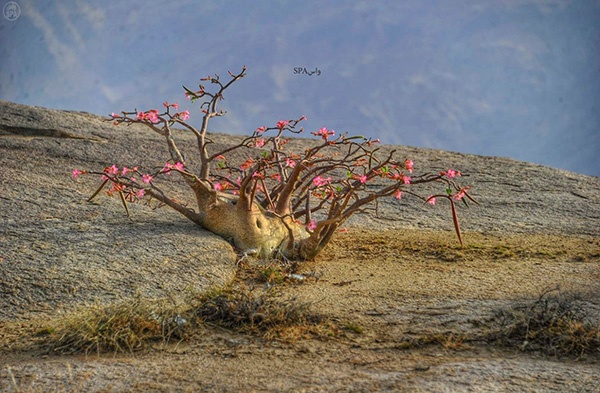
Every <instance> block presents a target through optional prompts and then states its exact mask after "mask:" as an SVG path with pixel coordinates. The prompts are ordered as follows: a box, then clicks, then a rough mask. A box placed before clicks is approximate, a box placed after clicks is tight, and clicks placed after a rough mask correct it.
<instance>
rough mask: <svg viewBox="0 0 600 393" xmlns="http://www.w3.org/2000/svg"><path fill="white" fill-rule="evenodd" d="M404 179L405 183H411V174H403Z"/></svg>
mask: <svg viewBox="0 0 600 393" xmlns="http://www.w3.org/2000/svg"><path fill="white" fill-rule="evenodd" d="M402 181H403V182H404V184H410V181H411V178H410V176H404V175H402Z"/></svg>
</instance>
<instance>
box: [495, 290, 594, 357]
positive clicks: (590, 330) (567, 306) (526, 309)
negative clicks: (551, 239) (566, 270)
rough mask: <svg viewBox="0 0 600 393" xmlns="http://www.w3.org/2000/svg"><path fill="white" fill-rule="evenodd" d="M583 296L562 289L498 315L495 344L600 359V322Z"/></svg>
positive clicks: (544, 294)
mask: <svg viewBox="0 0 600 393" xmlns="http://www.w3.org/2000/svg"><path fill="white" fill-rule="evenodd" d="M583 304H584V302H583V300H582V297H580V296H578V295H576V294H569V293H563V292H561V291H560V289H559V288H554V289H549V290H546V291H544V292H543V293H542V294H541V295H540V297H539V298H538V299H536V300H534V301H532V302H525V303H521V304H517V305H515V306H514V307H511V308H505V309H501V310H499V311H498V312H497V323H499V326H498V328H497V329H495V330H494V331H493V333H492V334H491V338H492V340H493V341H495V342H496V343H499V344H501V345H504V346H508V347H513V348H519V349H520V350H522V351H530V352H531V351H535V352H542V353H545V354H547V355H552V356H573V357H581V356H584V355H591V356H598V357H600V321H598V320H595V321H594V320H593V318H592V317H591V316H590V313H589V311H588V310H587V309H586V308H585V307H584V305H583Z"/></svg>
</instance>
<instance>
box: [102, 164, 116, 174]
mask: <svg viewBox="0 0 600 393" xmlns="http://www.w3.org/2000/svg"><path fill="white" fill-rule="evenodd" d="M104 172H106V173H108V174H109V175H118V174H119V167H117V166H116V165H115V164H113V165H112V166H109V167H108V168H106V169H105V170H104Z"/></svg>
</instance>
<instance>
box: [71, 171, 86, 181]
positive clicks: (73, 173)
mask: <svg viewBox="0 0 600 393" xmlns="http://www.w3.org/2000/svg"><path fill="white" fill-rule="evenodd" d="M82 173H83V172H81V171H80V170H79V169H73V171H72V172H71V174H72V175H73V179H77V178H78V177H79V175H81V174H82Z"/></svg>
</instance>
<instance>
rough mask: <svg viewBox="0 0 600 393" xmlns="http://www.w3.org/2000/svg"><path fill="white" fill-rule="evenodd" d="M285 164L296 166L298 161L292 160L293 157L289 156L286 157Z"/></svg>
mask: <svg viewBox="0 0 600 393" xmlns="http://www.w3.org/2000/svg"><path fill="white" fill-rule="evenodd" d="M285 165H286V166H288V167H290V168H293V167H295V166H296V161H294V160H292V159H291V158H289V157H288V158H286V159H285Z"/></svg>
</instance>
